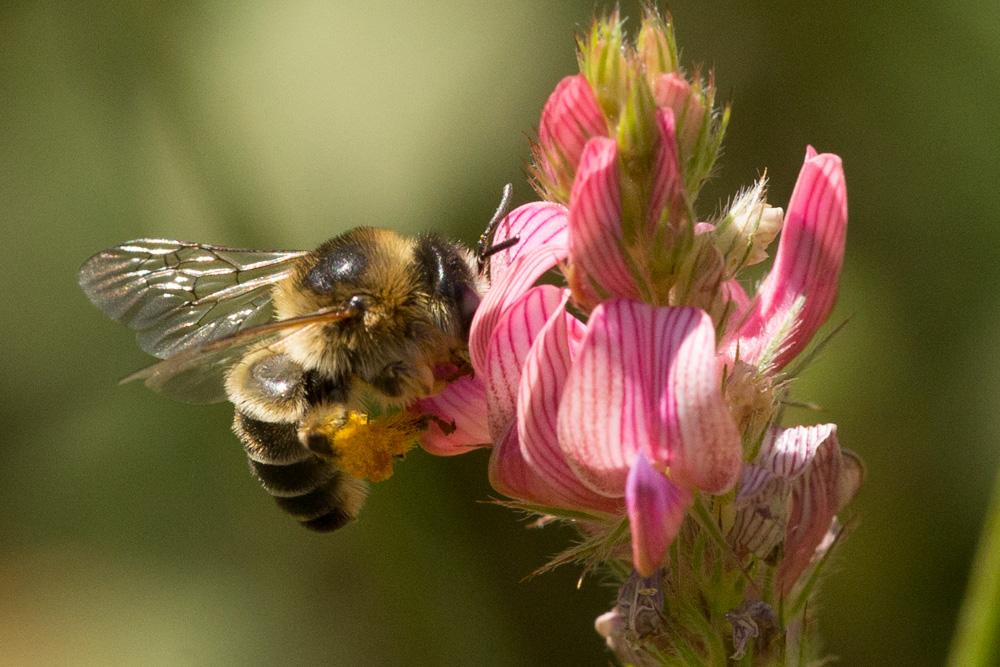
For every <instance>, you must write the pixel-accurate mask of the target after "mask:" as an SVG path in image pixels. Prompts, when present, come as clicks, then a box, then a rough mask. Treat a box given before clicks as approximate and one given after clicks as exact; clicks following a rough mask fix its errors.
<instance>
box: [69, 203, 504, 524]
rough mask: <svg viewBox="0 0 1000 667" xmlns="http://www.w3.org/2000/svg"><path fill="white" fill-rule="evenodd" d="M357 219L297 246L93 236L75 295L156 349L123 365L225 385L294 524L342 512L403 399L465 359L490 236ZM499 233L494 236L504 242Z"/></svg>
mask: <svg viewBox="0 0 1000 667" xmlns="http://www.w3.org/2000/svg"><path fill="white" fill-rule="evenodd" d="M510 191H511V188H510V186H509V185H508V186H506V187H505V188H504V193H503V199H502V201H501V203H500V207H499V208H498V209H497V212H496V214H495V215H494V218H493V220H492V221H491V222H490V224H489V225H488V227H487V231H486V232H485V233H484V235H483V237H482V239H481V240H480V243H479V246H478V248H477V250H476V251H471V250H469V249H467V248H465V247H464V246H462V245H461V244H458V243H454V242H451V241H448V240H445V239H444V238H442V237H440V236H438V235H436V234H425V235H421V236H417V237H415V238H409V237H405V236H402V235H400V234H397V233H396V232H393V231H390V230H387V229H375V228H370V227H359V228H357V229H352V230H350V231H348V232H346V233H344V234H341V235H340V236H337V237H335V238H332V239H330V240H329V241H327V242H326V243H323V244H322V245H320V246H319V247H318V248H316V249H315V250H313V251H311V252H307V251H287V252H282V251H265V250H247V249H237V248H227V247H222V246H215V245H208V244H204V243H188V242H183V241H168V240H159V239H139V240H136V241H129V242H127V243H123V244H121V245H119V246H115V247H114V248H110V249H108V250H105V251H103V252H100V253H98V254H96V255H94V256H93V257H91V258H90V259H88V260H87V261H86V262H85V263H84V265H83V267H81V269H80V274H79V282H80V286H81V287H82V288H83V291H84V293H86V295H87V297H88V298H89V299H90V300H91V301H92V302H93V303H94V305H96V306H97V307H98V308H100V309H101V310H102V311H103V312H104V313H105V314H106V315H108V316H109V317H111V319H113V320H116V321H118V322H121V323H122V324H124V325H126V326H127V327H129V328H130V329H132V330H134V331H135V332H136V337H137V339H138V343H139V347H141V348H142V349H143V350H144V351H146V352H148V353H150V354H152V355H155V356H156V357H159V358H160V359H161V361H159V362H158V363H156V364H153V365H152V366H149V367H148V368H145V369H143V370H140V371H138V372H136V373H133V374H132V375H130V376H128V377H127V378H125V380H123V381H130V380H143V381H144V382H145V384H146V386H147V387H149V388H151V389H153V390H155V391H159V392H162V393H164V394H167V395H168V396H170V397H172V398H176V399H179V400H182V401H186V402H189V403H215V402H219V401H223V400H227V399H228V400H229V401H230V402H231V403H233V405H234V406H235V408H236V411H235V417H234V421H233V430H234V431H235V432H236V435H237V437H239V439H240V440H241V441H242V443H243V447H244V449H245V450H246V454H247V456H248V457H249V459H250V468H251V471H252V472H253V474H254V475H255V476H256V477H257V478H258V479H259V480H260V482H261V484H262V485H263V486H264V488H265V489H266V490H267V492H268V493H270V494H271V495H272V496H274V498H275V500H276V501H277V502H278V504H279V505H280V506H281V507H282V509H284V510H285V511H287V512H288V513H289V514H291V515H292V516H294V517H295V518H296V519H297V520H298V521H300V522H301V523H302V525H304V526H306V527H307V528H311V529H313V530H319V531H331V530H335V529H337V528H339V527H341V526H343V525H345V524H346V523H348V522H350V521H351V520H353V519H355V518H356V517H357V515H358V512H359V511H360V509H361V506H362V504H363V503H364V500H365V496H366V495H367V492H368V485H367V482H366V480H371V481H381V480H383V479H386V478H388V477H389V476H391V474H392V466H393V464H394V462H395V460H396V459H398V458H400V457H402V455H403V454H405V453H406V451H407V450H409V449H411V448H412V447H413V446H414V445H415V444H416V440H417V438H418V437H419V434H420V432H421V431H422V430H423V429H424V427H425V426H426V422H427V420H428V419H429V418H428V417H426V416H423V415H421V414H419V413H418V412H412V411H406V410H405V408H407V407H408V406H409V405H410V404H411V403H413V402H414V401H415V400H416V399H418V398H422V397H426V396H429V395H431V394H434V393H435V392H437V391H440V390H441V389H442V388H443V387H444V386H445V385H446V384H447V382H449V381H450V380H453V379H455V378H456V377H458V376H461V375H463V374H466V373H468V372H470V365H469V359H468V349H467V345H468V342H467V341H468V334H469V327H470V325H471V322H472V317H473V314H474V313H475V311H476V308H477V307H478V305H479V301H480V298H481V295H482V293H483V291H484V289H485V284H486V282H487V281H488V275H487V272H486V271H485V270H484V269H483V268H482V267H484V266H485V265H486V261H485V260H486V258H488V257H489V256H490V254H492V253H493V252H496V251H497V250H500V249H502V248H501V247H496V248H493V247H490V242H491V239H492V232H493V229H494V228H495V226H496V224H497V222H498V221H499V220H500V219H501V218H502V217H503V215H504V214H505V213H506V210H507V207H508V204H509V200H510ZM509 241H510V239H507V240H505V242H504V244H503V246H502V247H504V248H505V247H509Z"/></svg>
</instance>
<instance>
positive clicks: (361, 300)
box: [347, 294, 368, 313]
mask: <svg viewBox="0 0 1000 667" xmlns="http://www.w3.org/2000/svg"><path fill="white" fill-rule="evenodd" d="M347 307H348V308H350V309H351V310H354V311H357V312H359V313H360V312H362V311H364V310H365V309H366V308H368V297H366V296H365V295H363V294H355V295H354V296H352V297H351V298H350V299H348V301H347Z"/></svg>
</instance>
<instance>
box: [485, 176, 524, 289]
mask: <svg viewBox="0 0 1000 667" xmlns="http://www.w3.org/2000/svg"><path fill="white" fill-rule="evenodd" d="M513 191H514V188H513V187H511V184H510V183H508V184H507V185H505V186H503V192H502V193H501V195H500V205H499V206H497V210H496V212H495V213H494V214H493V217H492V218H490V221H489V224H487V225H486V230H485V231H484V232H483V233H482V235H481V236H480V237H479V243H478V244H476V262H477V266H478V268H479V273H480V274H483V275H484V274H485V273H486V269H487V263H486V260H488V259H489V258H490V256H491V255H494V254H496V253H498V252H500V251H501V250H506V249H507V248H510V247H511V246H513V245H515V244H517V242H518V241H520V239H519V238H518V237H516V236H513V237H511V238H509V239H507V240H505V241H501V242H500V243H498V244H496V245H493V236H494V235H495V234H496V231H497V227H498V226H499V225H500V221H501V220H503V218H504V216H505V215H507V211H508V210H509V209H510V197H511V193H512V192H513Z"/></svg>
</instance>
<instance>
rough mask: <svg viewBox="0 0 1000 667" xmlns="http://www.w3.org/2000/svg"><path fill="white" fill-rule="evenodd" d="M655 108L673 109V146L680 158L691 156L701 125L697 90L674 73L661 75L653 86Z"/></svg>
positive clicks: (702, 113)
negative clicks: (675, 133) (675, 143)
mask: <svg viewBox="0 0 1000 667" xmlns="http://www.w3.org/2000/svg"><path fill="white" fill-rule="evenodd" d="M653 98H654V99H655V100H656V106H658V107H661V108H668V109H673V111H674V119H675V120H676V121H677V143H678V148H680V151H681V157H682V159H685V160H686V159H688V158H689V157H691V156H692V155H693V154H694V151H695V148H696V147H697V144H698V137H699V136H700V135H701V132H702V127H703V126H704V125H705V102H704V100H703V99H702V96H701V94H700V93H699V91H697V90H695V88H694V87H693V86H692V85H691V83H690V82H689V81H688V80H687V79H685V78H684V77H683V76H682V75H680V74H679V73H677V72H671V73H669V74H663V75H660V76H659V77H657V78H656V80H655V82H654V83H653Z"/></svg>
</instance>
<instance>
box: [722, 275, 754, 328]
mask: <svg viewBox="0 0 1000 667" xmlns="http://www.w3.org/2000/svg"><path fill="white" fill-rule="evenodd" d="M720 293H721V295H722V301H723V303H725V304H726V305H725V309H726V310H725V318H726V319H725V323H726V331H733V330H735V329H737V328H739V327H740V325H742V324H743V322H744V321H745V320H746V318H747V316H748V315H749V310H750V297H749V296H747V292H746V290H745V289H743V286H742V285H740V283H739V281H737V280H726V281H724V282H723V283H722V285H721V286H720Z"/></svg>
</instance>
